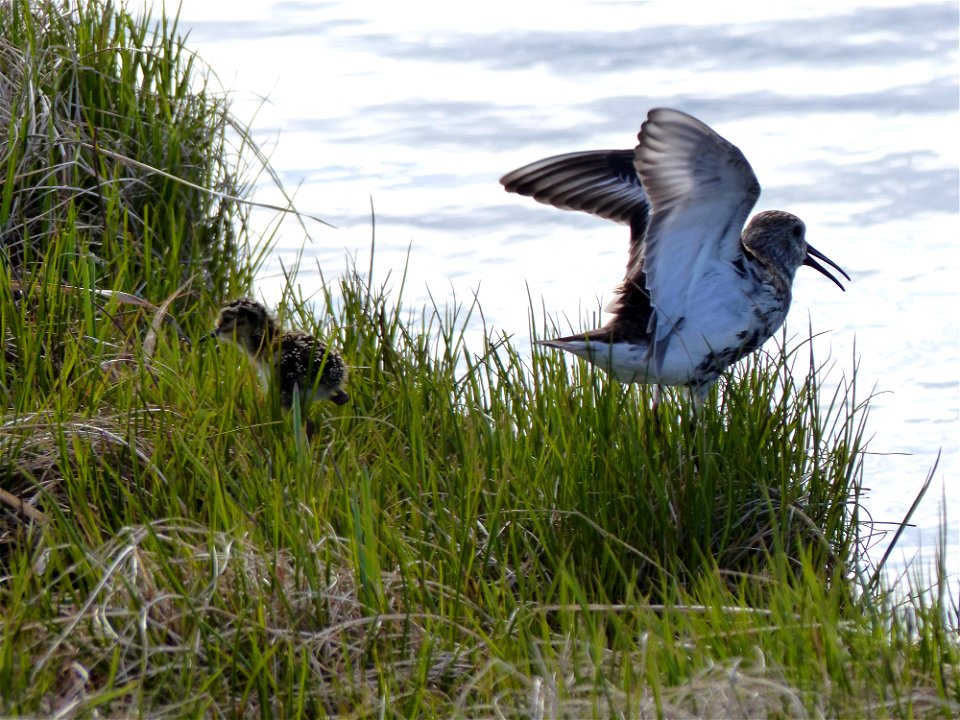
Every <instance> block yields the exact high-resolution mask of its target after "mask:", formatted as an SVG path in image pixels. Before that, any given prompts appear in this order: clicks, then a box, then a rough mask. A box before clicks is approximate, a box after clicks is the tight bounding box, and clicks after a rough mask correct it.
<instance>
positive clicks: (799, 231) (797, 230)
mask: <svg viewBox="0 0 960 720" xmlns="http://www.w3.org/2000/svg"><path fill="white" fill-rule="evenodd" d="M801 235H803V225H794V226H793V236H794V237H795V238H798V237H800V236H801Z"/></svg>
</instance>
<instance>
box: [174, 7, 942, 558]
mask: <svg viewBox="0 0 960 720" xmlns="http://www.w3.org/2000/svg"><path fill="white" fill-rule="evenodd" d="M471 5H477V6H479V5H481V4H480V3H475V4H471ZM731 5H732V4H730V3H717V4H715V6H714V7H707V6H703V5H700V6H697V8H696V10H693V9H691V8H690V7H689V6H686V5H683V6H681V4H679V3H678V4H673V3H648V4H636V3H628V2H596V3H586V2H579V3H563V2H557V3H552V4H546V3H519V2H512V3H507V2H485V3H482V6H483V7H482V8H480V7H464V6H463V5H462V4H460V3H445V4H441V3H425V2H407V3H357V2H306V1H303V2H296V1H288V2H274V3H270V2H257V3H254V2H222V1H221V0H212V1H211V0H185V2H184V3H183V7H182V12H181V24H182V28H184V29H189V30H190V33H191V35H190V42H189V44H190V45H191V47H193V48H194V49H196V50H197V51H198V52H199V54H200V55H201V57H202V58H203V59H204V60H206V61H207V62H209V63H210V64H211V65H212V66H213V67H214V68H215V70H216V71H217V73H218V74H219V76H220V80H221V81H222V82H223V83H224V85H225V86H227V87H228V88H230V89H233V90H235V91H236V93H237V95H236V97H237V102H236V103H235V110H236V111H237V113H238V114H239V115H240V117H241V118H248V117H252V116H253V114H254V112H256V113H257V115H256V119H255V120H254V123H253V126H254V132H255V137H256V138H257V139H258V140H259V141H260V142H264V143H266V144H267V145H268V146H270V147H271V148H272V160H273V164H274V166H275V167H276V169H277V170H278V171H279V173H280V175H281V177H282V178H283V180H284V182H285V183H286V185H287V186H288V188H291V189H292V188H298V189H297V192H296V202H297V206H298V208H299V209H300V210H301V211H303V212H307V213H310V214H313V215H317V216H319V217H322V218H324V219H326V220H328V221H330V222H331V223H333V224H334V225H336V226H337V228H338V229H337V230H329V229H326V228H324V227H322V226H319V225H312V226H310V228H309V229H310V232H311V235H312V236H313V242H312V244H308V245H307V247H306V253H307V256H308V258H309V260H308V261H307V262H305V264H304V271H303V272H302V273H301V276H300V282H301V285H302V286H303V287H304V289H305V290H306V291H308V292H309V291H311V290H312V287H311V285H312V284H315V283H318V282H319V277H318V275H317V274H316V273H315V272H314V271H315V268H316V263H319V266H320V267H322V268H323V271H324V274H325V276H327V277H328V278H329V277H330V276H335V275H336V274H337V273H338V272H339V271H340V270H342V269H343V268H344V266H345V265H344V259H345V257H346V255H347V254H348V253H349V254H351V255H355V256H356V257H357V258H358V259H359V262H360V263H361V264H363V265H365V263H366V261H367V257H368V248H369V240H370V233H371V224H370V206H371V202H372V205H373V207H374V208H375V211H376V239H377V268H378V270H377V272H378V273H379V274H380V276H381V277H383V276H384V275H385V274H386V272H387V271H388V270H389V269H391V268H393V269H394V271H395V272H397V271H399V269H401V268H402V267H403V264H404V261H405V259H406V254H407V250H408V248H409V252H410V273H409V280H408V292H407V299H408V301H411V302H413V303H416V304H420V303H423V302H426V300H427V287H428V286H429V288H430V290H431V291H432V294H433V296H434V298H437V299H439V300H441V301H442V300H443V299H445V298H447V299H449V298H452V297H453V295H454V293H455V294H456V297H457V298H458V299H464V298H469V297H471V295H472V294H473V292H474V291H477V292H478V294H479V299H480V302H481V304H482V307H483V310H484V314H485V316H486V319H487V321H488V323H489V324H491V325H493V326H494V327H497V328H500V329H502V330H503V331H505V332H507V333H514V334H516V335H517V336H519V337H521V338H522V337H523V336H524V335H525V333H526V328H527V312H528V295H527V293H528V291H529V294H530V296H531V297H532V298H533V299H534V302H535V303H536V304H537V305H538V306H539V305H540V303H541V302H542V304H543V306H544V307H546V308H547V309H548V310H549V311H550V312H551V313H556V314H557V315H558V317H560V318H561V319H563V318H569V322H570V323H571V324H572V325H573V326H574V327H575V328H578V329H579V328H581V327H582V324H581V318H582V317H584V315H586V314H587V313H589V312H593V311H595V310H596V309H597V308H598V307H599V305H600V304H601V303H602V302H603V301H604V300H605V299H609V297H610V295H611V291H612V290H613V288H614V286H615V285H616V283H617V282H619V280H620V279H621V278H622V275H623V268H624V264H625V260H626V243H627V231H626V230H625V229H624V228H622V227H620V226H616V225H613V224H611V223H608V222H605V221H600V220H596V219H594V218H591V217H588V216H585V215H579V214H574V213H564V212H561V211H558V210H554V209H551V208H546V207H543V206H540V205H538V204H536V203H535V202H533V201H531V200H529V199H525V198H519V197H516V196H510V195H507V194H506V193H504V192H503V191H502V189H501V188H500V186H499V185H498V183H497V179H498V178H499V176H500V175H502V174H503V173H505V172H507V171H508V170H511V169H513V168H515V167H517V166H519V165H522V164H525V163H527V162H530V161H532V160H536V159H539V158H541V157H545V156H548V155H552V154H557V153H561V152H567V151H573V150H581V149H598V148H607V147H610V148H628V147H632V146H633V145H634V144H635V137H636V133H637V131H638V129H639V126H640V122H641V121H642V119H643V118H644V116H645V114H646V111H647V110H648V109H649V108H650V107H653V106H657V105H665V106H671V107H676V108H679V109H682V110H685V111H687V112H690V113H692V114H694V115H696V116H697V117H699V118H701V119H702V120H704V121H705V122H707V123H708V124H709V125H711V126H713V127H714V128H715V129H717V130H718V132H720V133H721V134H723V135H724V136H725V137H727V138H728V139H730V140H731V141H732V142H734V143H735V144H737V145H738V146H739V147H740V148H741V149H742V150H743V152H744V153H745V155H746V156H747V158H749V160H750V162H751V164H752V165H753V167H754V170H755V171H756V173H757V176H758V177H759V179H760V182H761V184H762V185H763V188H764V191H763V195H762V197H761V199H760V203H759V204H758V206H757V208H756V209H757V210H763V209H773V208H780V209H785V210H789V211H791V212H794V213H796V214H797V215H799V216H801V217H802V218H803V219H804V220H805V222H806V224H807V229H808V237H809V238H810V241H811V243H812V244H814V245H816V247H817V248H819V249H820V250H822V251H823V252H825V253H827V254H828V255H829V256H830V257H831V258H833V259H834V260H836V261H837V262H838V263H840V264H841V265H842V266H844V268H845V269H847V270H848V271H849V273H850V275H851V276H852V277H853V282H852V283H849V284H848V291H847V292H846V293H841V292H840V291H839V290H837V288H836V287H835V286H833V285H832V284H831V283H830V282H829V281H827V280H826V279H825V278H823V277H821V276H819V275H818V274H817V273H815V272H811V271H809V270H803V269H801V271H800V273H799V275H798V278H797V281H796V284H795V286H794V287H795V296H794V297H795V299H794V306H793V309H792V311H791V315H790V318H789V320H788V329H790V330H791V331H792V332H793V333H795V334H800V335H803V334H805V333H806V332H807V327H808V323H809V325H810V326H811V327H812V328H813V329H814V331H815V332H824V333H826V334H825V335H824V336H823V337H820V338H819V339H818V340H817V346H816V347H817V355H818V357H819V358H820V359H821V360H822V359H825V358H827V357H828V356H831V357H833V358H835V359H836V360H837V365H838V369H837V375H836V379H837V380H838V381H839V378H840V375H841V374H842V372H843V371H846V372H847V373H848V374H849V372H850V369H851V367H852V365H853V358H854V357H857V358H859V374H858V382H859V386H860V389H861V393H865V392H867V391H869V390H870V389H871V388H872V387H875V388H876V391H877V392H878V393H879V395H878V396H877V398H876V399H875V401H874V403H873V412H872V416H871V423H870V427H871V428H872V430H873V432H874V433H875V437H874V438H873V440H872V442H871V445H870V448H871V449H872V451H873V452H874V453H876V454H875V455H872V456H871V457H870V458H869V460H868V474H867V484H868V485H869V486H870V488H871V493H870V499H869V501H868V503H867V506H868V509H869V510H870V511H871V513H872V514H873V516H874V517H875V518H877V519H883V520H897V519H899V518H901V517H902V516H903V514H904V513H905V511H906V509H907V508H908V507H909V504H910V502H911V501H912V499H913V496H914V494H915V493H916V491H917V489H918V488H919V486H920V485H921V483H922V481H923V479H924V477H925V476H926V474H927V472H928V471H929V470H930V468H931V467H932V466H933V464H934V461H935V459H936V457H937V453H938V452H942V455H941V458H940V464H939V466H938V469H937V471H936V476H935V482H934V485H933V488H932V490H931V493H930V495H929V496H928V498H927V499H926V500H925V502H924V503H923V505H922V507H921V509H920V512H919V513H918V515H917V518H916V521H917V524H918V526H919V527H918V529H917V530H915V531H911V532H909V533H908V534H907V537H906V539H905V540H904V541H903V548H904V550H905V552H906V554H907V556H910V555H911V554H912V553H913V552H915V551H916V550H917V549H920V548H922V549H923V550H925V551H927V552H929V551H930V550H931V549H932V548H933V546H934V544H935V542H936V533H937V527H938V524H939V520H940V507H941V500H942V499H943V500H945V502H946V508H947V514H948V525H949V528H948V542H949V544H950V548H951V558H950V563H951V566H952V567H953V568H954V569H955V568H956V562H957V557H958V553H957V552H956V550H957V549H958V548H957V545H958V541H960V537H958V534H960V484H958V463H957V455H958V445H960V422H958V406H960V382H958V379H960V330H958V324H957V309H958V291H957V282H958V277H960V273H958V240H960V215H958V206H960V190H958V187H960V179H958V158H960V152H958V145H960V143H958V137H960V132H958V130H960V123H958V119H960V117H958V103H960V99H958V98H960V94H958V25H960V16H958V5H957V3H955V2H946V3H929V4H919V5H913V4H911V5H902V4H897V3H887V2H864V3H860V4H853V3H843V4H838V6H837V8H836V9H835V10H834V11H832V12H829V13H826V12H825V11H824V9H823V6H822V5H821V4H819V3H818V4H814V3H808V4H775V3H768V5H769V7H766V8H764V9H762V10H759V9H758V8H756V7H751V8H750V12H749V13H747V12H745V11H741V10H739V9H738V8H737V7H732V6H731ZM751 5H753V4H751ZM840 5H842V7H841V6H840ZM758 13H759V14H758ZM263 96H267V97H268V98H269V99H268V101H267V103H266V104H262V103H261V102H260V99H259V98H261V97H263ZM259 199H261V200H263V201H268V202H269V201H278V200H279V198H278V197H276V196H275V195H273V194H272V193H271V192H269V191H264V192H263V193H261V195H260V196H259ZM270 218H271V216H267V215H264V216H263V218H262V221H263V224H264V227H266V223H267V222H268V221H269V220H270ZM302 243H303V231H302V230H301V229H300V228H298V226H297V225H296V224H295V223H286V224H285V225H284V226H283V241H282V243H281V247H280V248H279V250H278V254H277V257H276V258H275V260H279V259H281V258H285V259H286V261H287V262H290V260H291V258H292V257H293V254H294V253H295V252H296V251H297V250H298V249H299V248H300V246H301V245H302ZM276 270H277V265H276V263H275V264H274V266H273V274H272V275H269V276H268V277H265V278H264V279H263V284H262V287H261V290H262V292H263V293H264V294H265V295H266V297H267V298H268V299H276V298H277V297H278V296H279V293H280V280H279V279H278V277H277V274H276ZM927 557H929V555H927Z"/></svg>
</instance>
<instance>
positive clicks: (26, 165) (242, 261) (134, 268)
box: [0, 0, 256, 298]
mask: <svg viewBox="0 0 960 720" xmlns="http://www.w3.org/2000/svg"><path fill="white" fill-rule="evenodd" d="M209 79H210V72H209V70H207V69H205V68H204V67H203V66H202V64H201V63H199V61H198V60H197V59H196V58H195V56H194V55H193V54H192V53H191V52H190V51H189V50H187V49H186V47H185V46H184V44H183V41H182V40H181V39H180V38H179V36H178V35H177V32H176V18H169V17H167V16H166V14H164V15H163V17H162V18H161V20H160V22H159V23H157V24H154V23H153V22H151V21H150V20H149V18H148V17H140V18H137V17H134V16H133V15H131V14H130V13H129V12H128V11H127V10H126V9H125V8H124V6H123V4H119V5H117V4H114V3H112V2H103V1H102V0H88V1H84V2H79V3H61V2H55V1H54V0H43V1H42V2H33V1H32V0H11V1H10V2H5V3H2V4H0V168H3V171H2V172H3V181H2V183H0V251H2V253H3V257H4V258H5V261H6V264H7V265H9V266H10V267H11V268H13V269H14V271H15V272H23V271H24V270H27V269H32V268H35V267H36V266H37V265H40V264H42V263H43V262H44V259H45V257H46V255H47V250H48V248H50V247H51V246H52V244H53V243H54V242H56V241H58V240H61V239H62V238H69V239H70V240H71V242H72V243H73V246H71V247H65V246H63V245H61V246H60V250H61V251H62V252H64V253H68V254H70V255H72V256H73V257H74V258H75V261H76V262H78V263H87V264H88V265H89V268H90V270H91V271H92V272H93V273H94V277H95V278H96V279H97V280H98V281H100V283H101V284H109V286H111V287H113V288H115V289H123V290H128V291H133V292H139V293H142V294H144V295H146V296H148V297H153V298H162V297H166V296H167V295H169V294H170V293H171V292H173V291H174V290H175V289H176V288H177V287H178V286H179V285H180V284H181V283H183V282H184V281H185V280H186V279H188V278H194V280H195V282H196V286H197V289H206V290H209V291H210V293H211V294H212V295H213V297H222V296H224V295H225V294H227V293H229V292H237V290H238V289H242V288H245V287H248V286H249V283H250V281H251V279H252V276H253V270H254V268H253V267H251V262H250V261H249V260H248V252H249V248H248V247H247V246H246V244H245V242H244V241H243V240H242V239H241V237H240V236H238V233H237V230H238V228H242V227H243V226H244V225H245V224H246V221H247V217H248V206H247V205H245V204H243V203H240V202H237V198H239V197H242V196H245V195H246V194H247V193H248V192H249V190H250V183H251V180H252V179H253V177H254V176H255V172H256V170H255V167H254V168H253V169H251V166H250V165H249V164H248V161H249V157H248V155H249V153H247V152H245V151H244V149H243V148H244V146H245V145H246V144H247V143H248V138H247V136H246V131H245V129H244V127H243V126H242V125H239V124H238V123H237V122H236V121H235V119H234V118H233V117H232V116H231V114H230V112H229V108H228V105H227V98H226V96H225V95H224V94H222V93H219V92H217V90H216V88H214V87H211V85H210V83H209ZM64 269H65V270H66V269H67V268H64ZM121 271H122V272H121ZM118 275H119V276H120V277H121V278H122V279H123V281H124V283H125V284H124V286H123V287H122V288H121V287H118V285H117V284H116V283H115V282H113V280H114V278H116V277H117V276H118ZM64 279H67V278H64Z"/></svg>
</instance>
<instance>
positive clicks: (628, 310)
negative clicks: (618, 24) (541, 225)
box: [500, 108, 850, 404]
mask: <svg viewBox="0 0 960 720" xmlns="http://www.w3.org/2000/svg"><path fill="white" fill-rule="evenodd" d="M639 140H640V143H639V145H637V147H636V148H635V149H634V150H600V151H588V152H576V153H569V154H566V155H558V156H556V157H551V158H547V159H545V160H540V161H539V162H535V163H532V164H530V165H527V166H525V167H522V168H520V169H518V170H514V171H513V172H511V173H508V174H507V175H504V176H503V177H502V178H501V179H500V182H501V183H502V184H503V186H504V187H505V188H506V189H507V190H508V191H509V192H515V193H519V194H521V195H529V196H531V197H533V198H534V199H535V200H539V201H540V202H543V203H547V204H549V205H554V206H556V207H558V208H562V209H565V210H582V211H585V212H589V213H592V214H594V215H598V216H600V217H603V218H607V219H609V220H614V221H616V222H620V223H625V224H627V225H629V226H630V255H629V260H628V263H627V273H626V277H625V278H624V281H623V283H622V284H621V285H620V286H619V287H618V288H617V291H616V297H615V298H614V300H613V302H612V303H611V304H610V305H609V306H608V307H607V308H606V309H607V310H608V311H609V312H611V313H612V314H613V317H612V318H611V319H610V321H609V322H608V323H606V324H605V325H604V326H603V327H601V328H599V329H597V330H591V331H589V332H586V333H583V334H581V335H571V336H569V337H563V338H559V339H557V340H547V341H544V342H543V343H542V344H544V345H547V346H550V347H554V348H559V349H561V350H567V351H568V352H572V353H574V354H575V355H577V356H579V357H581V358H583V359H584V360H587V361H588V362H591V363H593V364H595V365H597V366H598V367H600V368H603V369H604V370H606V371H608V372H610V373H611V374H612V375H613V376H614V377H616V378H617V379H618V380H620V381H621V382H626V383H632V382H640V383H655V384H657V385H686V386H688V387H689V388H690V389H691V392H692V394H693V396H694V399H695V400H696V401H697V402H698V404H699V403H702V402H703V399H704V397H705V396H706V392H707V390H708V389H709V387H710V385H711V384H713V383H714V382H715V381H716V379H717V378H718V377H719V375H720V374H721V373H722V372H723V371H724V370H725V369H726V368H727V367H729V366H730V365H732V364H733V363H735V362H736V361H737V360H739V359H740V358H742V357H744V356H745V355H747V354H749V353H751V352H753V351H754V350H756V349H757V348H759V347H760V346H761V345H762V344H763V343H764V342H765V341H766V340H767V339H768V338H769V337H770V336H771V335H773V333H775V332H776V331H777V329H778V328H779V327H780V326H781V325H782V324H783V321H784V318H785V317H786V315H787V310H788V309H789V308H790V299H791V288H792V285H793V278H794V275H795V274H796V271H797V268H799V267H800V266H801V265H809V266H811V267H813V268H815V269H817V270H819V271H820V272H821V273H823V274H824V275H826V276H827V277H828V278H830V279H831V280H833V282H835V283H836V284H837V285H838V286H839V287H840V289H841V290H843V285H841V284H840V282H839V281H838V280H837V278H835V277H834V276H833V275H831V274H830V272H829V271H828V270H827V269H826V268H824V267H823V265H821V264H820V263H819V262H817V259H820V260H822V261H824V262H825V263H827V264H828V265H830V266H831V267H833V268H834V269H836V270H837V271H838V272H840V274H841V275H843V276H844V277H845V278H846V279H847V280H849V279H850V276H849V275H847V273H846V272H844V271H843V269H842V268H840V266H839V265H837V264H836V263H834V262H833V261H832V260H830V259H829V258H827V257H826V256H825V255H823V254H822V253H820V252H819V251H817V250H816V249H814V248H813V247H811V246H810V245H809V244H808V243H807V242H806V240H805V232H806V229H805V227H804V224H803V222H802V221H801V220H800V218H798V217H796V216H795V215H791V214H790V213H787V212H783V211H779V210H773V211H767V212H761V213H759V214H757V215H756V216H755V217H754V218H753V219H752V220H751V221H750V223H749V224H748V225H747V226H746V228H744V222H746V220H747V217H748V216H749V214H750V210H751V208H753V206H754V204H755V203H756V201H757V198H758V197H759V196H760V184H759V183H758V182H757V178H756V175H754V173H753V169H752V168H751V167H750V164H749V163H748V162H747V159H746V158H745V157H744V156H743V153H741V152H740V150H739V149H737V148H736V147H735V146H734V145H733V144H731V143H730V142H728V141H727V140H724V139H723V138H722V137H720V136H719V135H718V134H717V133H715V132H714V131H713V130H711V129H710V128H709V127H707V126H706V125H704V124H703V123H702V122H700V121H699V120H697V119H696V118H694V117H691V116H690V115H687V114H686V113H682V112H679V111H678V110H670V109H667V108H657V109H654V110H651V111H650V112H649V114H648V115H647V119H646V121H645V122H644V123H643V125H642V126H641V128H640V135H639Z"/></svg>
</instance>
